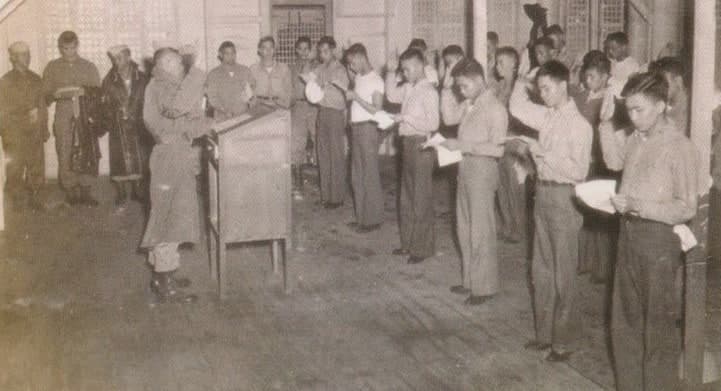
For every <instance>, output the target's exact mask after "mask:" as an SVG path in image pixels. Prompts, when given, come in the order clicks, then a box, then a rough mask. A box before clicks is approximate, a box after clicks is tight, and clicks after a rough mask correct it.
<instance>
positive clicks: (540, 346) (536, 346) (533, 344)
mask: <svg viewBox="0 0 721 391" xmlns="http://www.w3.org/2000/svg"><path fill="white" fill-rule="evenodd" d="M523 347H524V348H525V349H526V350H536V351H539V352H540V351H543V350H546V349H550V348H551V344H550V343H544V342H540V341H536V340H533V341H529V342H528V343H526V344H525V345H523Z"/></svg>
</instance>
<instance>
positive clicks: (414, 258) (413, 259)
mask: <svg viewBox="0 0 721 391" xmlns="http://www.w3.org/2000/svg"><path fill="white" fill-rule="evenodd" d="M425 260H426V259H425V258H423V257H417V256H415V255H411V256H410V257H408V262H407V263H408V264H409V265H416V264H419V263H421V262H423V261H425Z"/></svg>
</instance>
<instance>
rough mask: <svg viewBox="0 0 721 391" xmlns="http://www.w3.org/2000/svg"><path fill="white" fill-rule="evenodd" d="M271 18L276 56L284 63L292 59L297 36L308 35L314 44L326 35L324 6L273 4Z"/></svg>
mask: <svg viewBox="0 0 721 391" xmlns="http://www.w3.org/2000/svg"><path fill="white" fill-rule="evenodd" d="M271 18H272V25H273V36H274V37H275V40H276V58H277V59H278V60H280V61H281V62H284V63H288V64H290V63H292V62H293V61H294V58H295V41H296V39H298V37H300V36H304V35H305V36H308V37H310V39H311V41H312V42H313V44H314V45H315V44H316V43H317V42H318V40H319V39H320V38H321V37H323V36H324V35H326V22H327V21H326V20H325V18H326V9H325V7H324V6H273V9H272V12H271Z"/></svg>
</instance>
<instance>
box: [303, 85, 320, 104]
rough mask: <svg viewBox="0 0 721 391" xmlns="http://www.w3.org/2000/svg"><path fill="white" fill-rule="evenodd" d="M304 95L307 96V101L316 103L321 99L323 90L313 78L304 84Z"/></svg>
mask: <svg viewBox="0 0 721 391" xmlns="http://www.w3.org/2000/svg"><path fill="white" fill-rule="evenodd" d="M305 96H306V97H307V98H308V102H310V103H318V102H320V101H321V100H323V97H324V96H325V92H323V89H322V88H321V87H320V86H319V85H318V83H316V82H315V80H310V81H308V84H306V85H305Z"/></svg>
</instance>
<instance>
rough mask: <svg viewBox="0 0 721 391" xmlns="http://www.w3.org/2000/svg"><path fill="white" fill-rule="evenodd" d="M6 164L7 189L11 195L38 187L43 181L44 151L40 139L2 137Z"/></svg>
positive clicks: (17, 194)
mask: <svg viewBox="0 0 721 391" xmlns="http://www.w3.org/2000/svg"><path fill="white" fill-rule="evenodd" d="M3 148H4V150H5V156H6V159H7V164H6V166H5V170H6V171H5V174H6V176H7V185H6V186H7V187H6V188H7V190H8V192H9V193H10V194H12V195H13V196H21V194H22V193H23V192H24V191H26V190H30V191H36V190H38V189H40V186H42V184H43V182H44V181H45V153H44V150H43V141H42V140H41V139H35V140H33V139H30V138H29V139H26V140H17V141H16V140H13V138H12V137H6V138H5V139H3Z"/></svg>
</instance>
